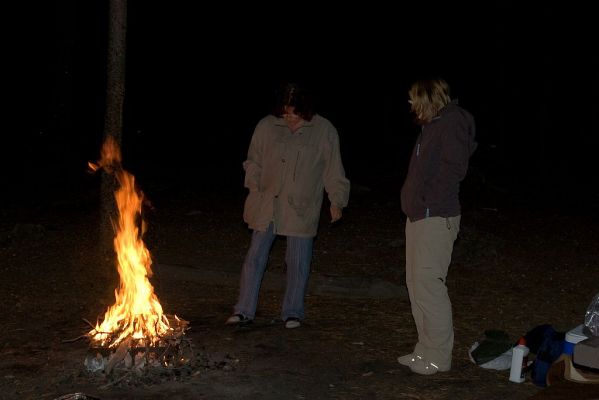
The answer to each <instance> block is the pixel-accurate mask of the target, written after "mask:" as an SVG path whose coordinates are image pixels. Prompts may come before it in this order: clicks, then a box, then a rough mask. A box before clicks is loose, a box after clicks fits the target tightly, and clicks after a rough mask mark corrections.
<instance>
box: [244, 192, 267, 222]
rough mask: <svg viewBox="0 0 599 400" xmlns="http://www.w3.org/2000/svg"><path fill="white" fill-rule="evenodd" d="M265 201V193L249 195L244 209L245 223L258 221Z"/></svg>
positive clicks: (251, 193)
mask: <svg viewBox="0 0 599 400" xmlns="http://www.w3.org/2000/svg"><path fill="white" fill-rule="evenodd" d="M263 199H264V193H262V192H250V193H249V194H248V196H247V197H246V199H245V205H244V207H243V220H244V221H245V222H247V223H253V222H255V221H256V219H257V218H258V216H259V214H260V210H261V209H262V203H263Z"/></svg>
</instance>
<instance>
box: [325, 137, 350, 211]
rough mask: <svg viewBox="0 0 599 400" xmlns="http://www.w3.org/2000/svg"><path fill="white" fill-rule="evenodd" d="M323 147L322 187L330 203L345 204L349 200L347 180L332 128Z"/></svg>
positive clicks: (339, 205) (337, 141)
mask: <svg viewBox="0 0 599 400" xmlns="http://www.w3.org/2000/svg"><path fill="white" fill-rule="evenodd" d="M326 147H327V148H326V149H325V152H324V154H325V167H324V176H323V181H324V188H325V190H326V192H327V194H328V197H329V200H330V202H331V204H332V205H334V206H337V207H339V208H343V207H345V206H347V202H348V200H349V188H350V183H349V180H348V179H347V178H346V177H345V169H344V168H343V163H342V161H341V152H340V149H339V136H338V134H337V131H336V130H335V129H334V128H332V129H331V131H330V134H329V135H328V140H327V143H326Z"/></svg>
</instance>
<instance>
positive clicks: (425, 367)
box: [410, 358, 449, 375]
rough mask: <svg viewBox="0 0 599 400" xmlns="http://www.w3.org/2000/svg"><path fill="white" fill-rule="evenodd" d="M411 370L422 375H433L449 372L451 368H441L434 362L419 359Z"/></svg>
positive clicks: (411, 366)
mask: <svg viewBox="0 0 599 400" xmlns="http://www.w3.org/2000/svg"><path fill="white" fill-rule="evenodd" d="M410 370H412V372H415V373H417V374H420V375H433V374H436V373H437V372H439V371H441V372H446V371H449V368H439V366H438V365H437V364H435V363H433V362H428V361H426V360H425V359H423V358H417V359H416V360H415V361H414V362H413V363H412V365H410Z"/></svg>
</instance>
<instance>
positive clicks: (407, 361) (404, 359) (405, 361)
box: [397, 353, 417, 367]
mask: <svg viewBox="0 0 599 400" xmlns="http://www.w3.org/2000/svg"><path fill="white" fill-rule="evenodd" d="M416 357H417V356H415V355H414V353H411V354H406V355H405V356H401V357H397V362H398V363H400V364H401V365H404V366H406V367H409V366H410V365H412V364H413V363H414V362H415V361H416Z"/></svg>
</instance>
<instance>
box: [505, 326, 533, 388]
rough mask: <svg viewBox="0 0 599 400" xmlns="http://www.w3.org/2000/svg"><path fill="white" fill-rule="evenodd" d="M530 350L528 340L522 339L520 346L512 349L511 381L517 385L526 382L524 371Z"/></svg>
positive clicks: (519, 342)
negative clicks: (527, 344)
mask: <svg viewBox="0 0 599 400" xmlns="http://www.w3.org/2000/svg"><path fill="white" fill-rule="evenodd" d="M528 353H529V349H528V347H527V346H526V340H525V339H524V338H523V337H521V338H520V339H519V340H518V345H517V346H515V347H514V348H513V349H512V366H511V368H510V381H512V382H516V383H522V382H524V369H525V368H526V367H527V364H528Z"/></svg>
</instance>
